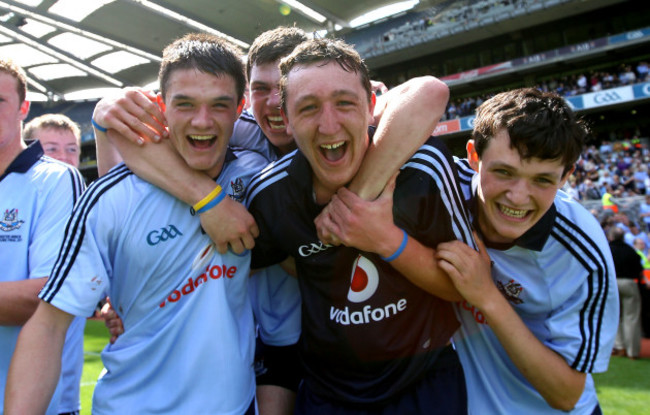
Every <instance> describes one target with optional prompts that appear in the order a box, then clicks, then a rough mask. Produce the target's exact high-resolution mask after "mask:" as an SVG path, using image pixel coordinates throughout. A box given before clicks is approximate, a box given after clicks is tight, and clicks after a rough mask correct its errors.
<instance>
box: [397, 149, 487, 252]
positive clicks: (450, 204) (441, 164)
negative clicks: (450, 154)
mask: <svg viewBox="0 0 650 415" xmlns="http://www.w3.org/2000/svg"><path fill="white" fill-rule="evenodd" d="M407 167H408V168H412V169H417V170H420V171H422V172H424V173H426V174H427V175H429V176H430V177H431V178H432V179H433V180H434V181H435V183H436V185H437V186H438V189H440V199H441V200H442V202H443V203H444V204H445V206H446V208H447V211H449V216H450V217H451V219H452V226H453V229H454V233H455V234H456V237H457V238H458V239H459V240H461V241H463V242H464V243H465V244H467V245H469V246H470V247H472V248H475V249H476V244H475V243H474V238H473V237H472V230H471V228H470V227H469V224H470V220H469V215H468V214H467V210H466V208H465V204H464V200H463V198H462V197H461V194H460V189H459V188H458V185H457V183H456V180H455V179H454V174H453V170H452V169H453V167H452V166H451V165H450V164H449V162H448V160H447V158H446V157H445V155H444V154H442V152H441V151H440V150H439V149H437V148H436V147H434V146H431V145H428V144H425V145H423V146H422V147H420V149H419V150H418V151H417V153H415V154H414V155H413V157H412V158H411V159H410V160H408V161H407V162H406V164H405V165H404V166H402V169H404V168H407Z"/></svg>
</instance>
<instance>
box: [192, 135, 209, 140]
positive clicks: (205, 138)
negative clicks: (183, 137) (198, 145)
mask: <svg viewBox="0 0 650 415" xmlns="http://www.w3.org/2000/svg"><path fill="white" fill-rule="evenodd" d="M190 138H191V139H192V140H197V141H205V140H212V139H213V138H214V136H213V135H190Z"/></svg>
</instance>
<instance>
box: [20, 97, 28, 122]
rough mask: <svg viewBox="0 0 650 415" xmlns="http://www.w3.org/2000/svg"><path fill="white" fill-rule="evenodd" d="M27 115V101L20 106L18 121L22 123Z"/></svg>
mask: <svg viewBox="0 0 650 415" xmlns="http://www.w3.org/2000/svg"><path fill="white" fill-rule="evenodd" d="M27 114H29V101H27V100H25V101H23V103H22V104H20V120H21V121H23V120H24V119H25V118H27Z"/></svg>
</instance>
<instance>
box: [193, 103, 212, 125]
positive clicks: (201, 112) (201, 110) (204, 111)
mask: <svg viewBox="0 0 650 415" xmlns="http://www.w3.org/2000/svg"><path fill="white" fill-rule="evenodd" d="M211 126H212V117H211V116H210V108H209V107H208V106H207V105H201V106H199V107H198V108H197V110H196V113H195V114H194V117H192V127H196V128H198V129H207V128H210V127H211Z"/></svg>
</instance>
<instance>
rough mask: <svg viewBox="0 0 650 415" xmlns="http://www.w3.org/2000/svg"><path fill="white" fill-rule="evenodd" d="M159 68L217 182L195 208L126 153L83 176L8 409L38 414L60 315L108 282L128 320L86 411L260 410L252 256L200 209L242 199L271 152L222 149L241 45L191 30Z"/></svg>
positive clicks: (182, 145) (186, 156) (173, 123)
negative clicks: (216, 235) (220, 244)
mask: <svg viewBox="0 0 650 415" xmlns="http://www.w3.org/2000/svg"><path fill="white" fill-rule="evenodd" d="M159 79H160V85H161V95H160V98H159V103H160V105H161V107H162V108H163V110H164V112H165V116H166V119H167V120H168V123H169V130H170V135H169V136H170V139H169V141H170V143H171V145H172V146H173V148H174V149H175V150H176V151H177V154H179V157H181V158H182V159H183V160H184V161H185V163H187V165H189V166H191V167H192V168H193V169H195V170H197V171H200V172H203V173H204V174H206V175H208V176H209V177H214V178H215V180H216V181H217V183H218V184H219V185H220V186H219V187H217V188H216V189H215V190H214V191H213V192H211V196H210V198H209V200H205V201H202V202H201V203H200V204H198V205H196V206H195V209H193V210H191V209H190V208H189V207H188V206H187V205H186V204H185V203H183V202H181V201H179V200H177V199H175V198H173V197H172V196H171V195H169V194H168V193H166V192H165V191H163V190H162V189H159V188H156V187H155V186H153V185H151V184H149V183H147V182H144V181H143V180H141V179H139V178H137V177H136V176H135V175H134V174H133V173H132V172H131V171H129V170H128V169H127V168H126V166H124V165H122V166H117V167H116V168H115V169H113V170H111V172H110V173H108V174H106V175H105V176H104V177H102V178H101V179H99V180H98V181H96V182H95V183H94V184H93V185H92V186H91V187H90V188H89V190H88V191H87V192H86V193H85V194H84V196H83V197H82V198H81V199H80V201H79V202H78V203H77V206H76V208H75V210H74V212H73V215H72V217H71V219H70V221H69V223H68V226H67V232H66V238H65V240H64V242H63V245H62V246H61V251H60V255H59V258H58V260H57V262H56V264H55V266H54V269H53V271H52V276H51V277H50V279H49V280H48V283H47V284H46V285H45V287H44V288H43V290H42V291H41V293H40V295H39V296H40V298H41V299H42V300H43V301H42V302H41V303H40V305H39V306H38V308H37V310H36V312H35V314H34V316H33V317H32V318H31V319H30V320H29V321H28V323H27V324H26V325H25V327H24V329H23V331H22V332H21V335H20V337H19V340H18V346H17V348H16V352H15V354H14V358H13V360H12V366H11V368H10V374H9V383H8V386H7V391H6V397H7V401H6V402H5V410H6V413H7V414H42V413H43V412H44V409H45V407H46V406H47V402H48V401H49V396H51V394H52V391H53V389H54V385H55V384H56V379H58V371H59V365H58V364H56V363H55V362H57V360H58V359H59V358H60V353H61V344H62V341H63V337H64V334H65V330H66V329H67V326H68V324H69V323H70V321H71V320H72V318H73V315H84V316H87V315H89V314H90V313H91V312H92V311H93V310H94V308H95V305H96V304H97V302H98V300H99V299H101V298H102V297H103V296H104V295H105V293H109V294H110V297H111V300H112V303H113V306H114V307H115V309H116V311H117V313H118V314H119V315H120V317H121V318H122V320H123V322H124V326H125V332H124V334H123V335H122V336H120V338H119V339H117V341H116V342H115V343H114V344H111V345H108V346H107V347H106V348H105V350H104V351H103V353H102V360H103V362H104V366H105V368H106V373H105V374H104V375H103V376H102V377H101V378H100V379H99V381H98V383H97V386H96V387H95V393H94V398H93V413H97V414H104V413H220V414H254V413H255V412H256V408H255V404H254V395H255V376H254V371H253V367H252V365H251V362H252V360H253V351H254V326H253V316H252V312H251V307H250V303H249V301H248V296H247V290H246V288H247V285H248V275H249V270H250V268H249V265H250V256H249V255H236V254H233V253H225V254H218V253H216V252H215V249H214V247H213V245H212V243H211V241H210V239H209V237H208V236H207V235H205V234H204V233H203V232H202V229H201V226H200V221H199V218H198V217H197V216H196V215H195V211H201V210H202V209H204V208H205V207H206V206H209V205H210V204H215V203H219V201H220V200H223V199H224V198H226V197H229V198H234V199H237V198H240V199H241V198H242V197H243V195H244V194H243V191H244V188H245V186H246V184H247V182H248V178H249V177H250V175H251V172H253V171H256V170H257V169H259V168H260V167H261V166H262V165H264V164H265V160H264V159H263V158H261V157H259V156H258V155H256V154H255V153H252V152H238V153H235V152H232V151H229V150H228V147H227V144H228V140H229V138H230V136H231V134H232V130H233V126H234V123H235V120H236V119H237V117H238V116H239V114H240V112H241V108H242V105H243V102H242V96H243V91H244V86H245V82H246V80H245V74H244V70H243V65H242V62H241V56H240V54H239V52H238V51H236V50H235V49H234V48H232V47H231V46H228V45H227V44H226V43H225V42H224V41H222V40H219V39H218V38H216V37H213V36H209V35H202V34H192V35H187V36H185V37H183V38H181V39H179V40H177V41H175V42H173V43H172V44H171V45H169V46H168V47H167V48H166V49H165V51H164V53H163V60H162V63H161V69H160V74H159ZM96 128H98V129H99V131H100V132H101V130H102V127H101V126H100V127H97V126H96ZM209 316H218V318H208V317H209ZM217 394H218V395H217Z"/></svg>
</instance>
